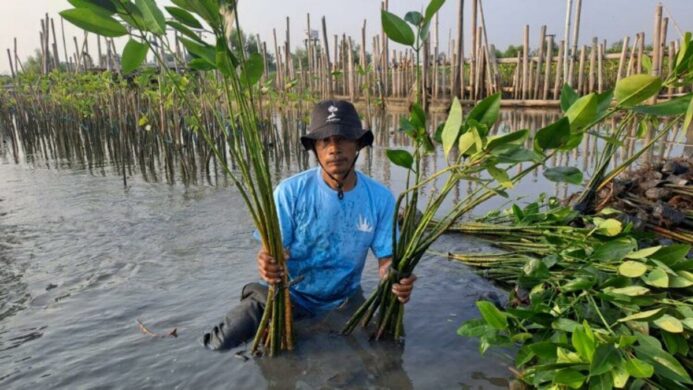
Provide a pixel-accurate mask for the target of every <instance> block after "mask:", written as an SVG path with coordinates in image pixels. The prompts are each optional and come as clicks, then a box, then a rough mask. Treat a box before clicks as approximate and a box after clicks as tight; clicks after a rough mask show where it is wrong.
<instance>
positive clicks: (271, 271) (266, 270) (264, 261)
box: [257, 249, 289, 284]
mask: <svg viewBox="0 0 693 390" xmlns="http://www.w3.org/2000/svg"><path fill="white" fill-rule="evenodd" d="M288 259H289V254H288V253H287V252H286V251H284V260H288ZM257 269H258V271H259V272H260V277H261V278H262V280H264V281H265V282H267V283H269V284H276V283H279V282H281V280H282V279H281V278H282V276H283V275H284V269H283V268H282V267H281V266H280V265H279V264H278V263H277V261H276V260H275V259H274V258H273V257H272V256H271V255H270V254H269V252H267V251H265V249H260V251H259V252H258V253H257Z"/></svg>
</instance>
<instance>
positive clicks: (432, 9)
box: [425, 0, 445, 23]
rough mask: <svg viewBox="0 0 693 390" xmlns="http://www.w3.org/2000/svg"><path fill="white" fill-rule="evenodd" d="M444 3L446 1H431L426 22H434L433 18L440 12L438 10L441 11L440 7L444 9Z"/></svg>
mask: <svg viewBox="0 0 693 390" xmlns="http://www.w3.org/2000/svg"><path fill="white" fill-rule="evenodd" d="M444 3H445V0H431V1H430V2H429V3H428V6H427V7H426V12H425V15H426V16H425V20H426V22H427V23H428V22H430V21H431V20H433V16H434V15H435V14H436V12H438V10H440V7H442V6H443V4H444Z"/></svg>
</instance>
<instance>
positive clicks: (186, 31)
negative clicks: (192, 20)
mask: <svg viewBox="0 0 693 390" xmlns="http://www.w3.org/2000/svg"><path fill="white" fill-rule="evenodd" d="M166 24H167V25H169V26H171V27H173V28H174V29H175V30H176V31H178V32H179V33H181V34H183V35H185V36H186V37H188V38H190V39H192V40H194V41H195V42H197V43H200V44H203V43H204V41H203V40H202V39H200V37H199V36H198V35H197V34H195V32H194V31H193V30H191V29H189V28H187V27H186V26H184V25H183V24H181V23H179V22H176V21H175V20H169V21H167V22H166Z"/></svg>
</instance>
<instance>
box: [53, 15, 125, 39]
mask: <svg viewBox="0 0 693 390" xmlns="http://www.w3.org/2000/svg"><path fill="white" fill-rule="evenodd" d="M60 16H62V17H63V18H65V20H67V21H68V22H70V23H72V24H74V25H75V26H77V27H79V28H81V29H83V30H86V31H89V32H92V33H94V34H99V35H102V36H105V37H111V38H115V37H120V36H123V35H126V34H127V33H128V30H127V29H125V27H124V26H123V25H122V24H120V23H118V21H117V20H115V19H113V18H112V17H110V16H106V15H104V14H100V13H96V12H94V11H92V10H91V9H88V8H73V9H68V10H65V11H62V12H60Z"/></svg>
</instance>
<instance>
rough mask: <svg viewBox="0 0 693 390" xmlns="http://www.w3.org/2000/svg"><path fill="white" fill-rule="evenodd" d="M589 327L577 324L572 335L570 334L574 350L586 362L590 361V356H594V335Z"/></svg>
mask: <svg viewBox="0 0 693 390" xmlns="http://www.w3.org/2000/svg"><path fill="white" fill-rule="evenodd" d="M587 329H589V327H587V328H586V327H585V325H583V326H579V327H576V328H575V331H574V332H573V335H572V336H571V340H570V341H571V343H572V344H573V348H575V351H577V353H578V354H579V355H580V357H582V359H583V360H585V361H586V362H590V363H591V362H592V357H593V356H594V350H595V344H594V336H593V335H592V331H591V330H589V331H587Z"/></svg>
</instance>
